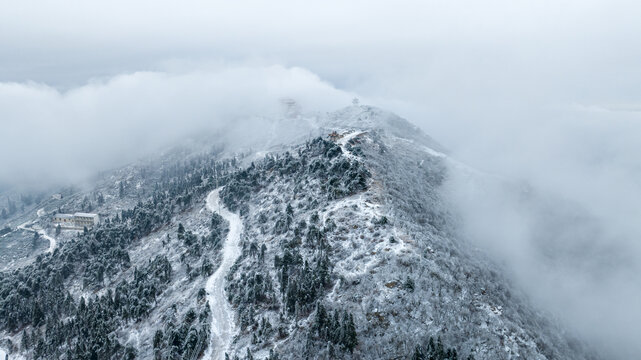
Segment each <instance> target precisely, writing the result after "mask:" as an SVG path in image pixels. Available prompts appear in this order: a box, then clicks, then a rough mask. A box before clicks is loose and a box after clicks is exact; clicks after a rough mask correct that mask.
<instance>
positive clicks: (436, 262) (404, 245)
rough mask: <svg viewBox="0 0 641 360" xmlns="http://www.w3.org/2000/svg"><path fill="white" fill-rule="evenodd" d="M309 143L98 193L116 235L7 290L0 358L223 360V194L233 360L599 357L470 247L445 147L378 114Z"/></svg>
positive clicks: (1, 310) (324, 126) (46, 262)
mask: <svg viewBox="0 0 641 360" xmlns="http://www.w3.org/2000/svg"><path fill="white" fill-rule="evenodd" d="M291 121H292V120H291V119H288V120H287V121H286V122H283V124H287V123H289V122H291ZM278 124H279V123H278V121H276V122H275V128H276V129H277V128H278V126H279V125H278ZM283 124H281V125H282V126H286V125H283ZM297 131H298V133H296V134H293V135H292V136H290V137H288V138H287V139H281V141H280V143H279V142H278V140H277V139H269V141H265V142H264V144H267V143H268V144H270V145H274V144H277V146H276V147H271V148H267V149H261V151H260V152H256V151H252V152H248V151H244V152H242V151H237V150H238V149H232V148H228V149H226V150H224V151H220V149H219V150H217V151H215V152H205V153H197V154H193V153H192V154H180V155H177V156H176V155H175V154H174V155H172V156H169V155H166V156H164V157H161V159H160V160H159V161H157V162H155V163H154V164H155V165H148V166H139V167H136V166H133V167H130V168H128V170H126V171H125V170H120V171H116V172H114V174H112V175H111V177H108V178H107V179H106V180H104V181H103V182H99V183H98V185H96V188H95V189H94V190H92V193H93V194H96V193H100V196H95V197H87V199H88V201H89V202H91V199H92V198H95V199H96V202H95V203H92V204H91V205H92V207H94V209H95V210H96V211H99V212H102V213H106V214H107V216H106V219H107V220H106V221H105V222H104V223H103V224H101V225H100V226H98V227H97V228H95V229H92V230H89V231H87V232H85V233H81V234H78V235H73V236H70V235H65V236H66V238H64V241H61V243H60V245H59V248H58V249H56V250H55V251H54V252H53V253H52V254H45V255H41V256H39V257H38V258H37V259H36V260H35V261H34V262H33V263H32V264H30V265H27V266H24V267H22V268H19V269H15V270H12V271H5V272H1V273H0V331H1V334H2V335H3V336H4V337H5V338H7V339H9V341H10V343H9V342H5V343H4V344H0V346H1V347H3V348H7V349H9V350H10V352H11V353H12V354H16V353H18V354H20V355H22V356H25V357H27V358H65V359H92V358H93V359H103V358H156V359H178V358H182V359H197V358H200V357H201V356H202V354H204V353H205V350H206V349H207V348H208V347H211V346H218V345H219V344H213V343H210V342H209V341H208V339H210V338H212V337H211V336H210V335H211V331H215V329H211V328H210V327H209V324H210V321H209V319H210V317H211V307H213V306H221V304H210V303H208V302H207V293H206V291H205V283H206V280H207V278H208V276H210V275H211V274H212V273H213V272H214V271H215V269H216V268H217V267H218V265H219V263H220V248H221V242H222V241H224V239H225V236H226V233H227V231H228V224H227V223H226V222H225V221H224V220H223V219H222V218H221V217H219V216H217V215H212V213H211V212H209V211H207V209H206V207H205V196H206V194H207V193H208V192H209V191H211V190H213V189H214V188H217V187H219V186H222V187H223V188H222V190H221V192H220V197H221V199H222V202H223V203H224V205H225V206H226V207H227V208H228V209H229V210H230V211H233V212H237V213H238V214H239V215H240V217H241V218H242V221H243V224H244V229H243V232H242V236H241V240H240V246H241V249H242V251H241V254H240V256H239V257H238V259H237V260H236V261H235V263H234V265H233V266H232V267H231V269H230V271H229V272H228V274H227V275H226V279H225V280H226V286H225V290H226V295H227V301H228V302H229V304H230V305H231V306H232V308H233V310H234V313H235V321H236V324H237V329H238V333H237V334H236V336H235V337H234V339H233V341H232V344H231V347H230V348H229V349H228V351H229V352H228V356H229V357H230V358H238V359H254V358H256V359H258V358H262V359H276V358H279V359H336V358H343V359H374V358H376V359H378V358H380V359H472V358H474V359H511V358H517V357H518V358H526V359H559V358H564V359H585V358H589V356H587V351H586V350H585V349H586V348H585V346H584V345H582V344H581V343H580V342H577V341H575V340H574V339H572V338H570V337H568V336H567V335H566V334H565V332H564V331H563V329H561V328H559V326H558V325H557V324H556V323H554V322H553V321H552V320H550V319H549V318H548V317H547V316H546V315H545V314H542V313H540V312H538V311H537V310H536V309H535V308H534V307H532V306H531V305H530V304H529V303H528V301H527V299H526V298H525V297H524V296H523V295H522V294H521V293H520V292H519V291H518V289H517V288H515V287H514V286H513V285H512V284H511V283H510V281H509V280H508V279H507V278H506V277H505V276H504V275H502V269H501V268H500V267H498V266H497V265H495V264H494V263H492V262H491V261H490V260H488V258H487V257H486V256H485V255H484V254H482V253H481V252H480V251H478V250H475V249H474V248H472V247H471V246H469V244H467V243H466V242H465V241H463V240H462V239H461V238H460V237H459V236H458V234H457V231H456V226H457V225H456V224H457V217H456V214H455V213H454V212H453V210H452V209H450V207H449V206H448V205H447V203H446V201H444V200H443V196H442V194H441V190H442V186H443V184H444V182H445V181H447V178H448V176H450V173H451V172H452V171H471V170H470V169H467V168H466V167H464V166H461V165H460V164H458V163H456V162H455V161H453V160H451V159H450V158H449V157H448V156H447V154H446V153H445V151H444V149H443V148H442V147H441V146H440V145H438V144H437V143H436V142H434V141H433V140H432V139H431V138H429V137H428V136H426V135H425V134H423V133H422V132H421V131H420V130H419V129H417V128H416V127H414V126H413V125H411V124H410V123H408V122H407V121H405V120H403V119H401V118H399V117H397V116H395V115H393V114H390V113H387V112H384V111H382V110H379V109H376V108H371V107H367V106H351V107H348V108H345V109H342V110H339V111H337V112H334V113H330V114H316V115H310V116H309V117H308V118H306V119H305V122H304V124H303V125H300V129H298V130H297ZM290 132H291V129H290ZM275 133H278V132H277V131H276V132H275ZM310 134H311V135H312V136H310ZM291 139H297V140H296V141H295V142H292V141H291ZM301 139H306V140H301ZM132 174H134V175H132ZM471 176H475V175H474V174H472V175H471ZM136 182H137V183H138V184H143V185H141V186H136V185H135V184H136ZM99 198H101V199H102V200H101V201H99V202H98V201H97V199H99ZM72 199H74V200H69V202H67V203H66V206H67V207H68V208H73V207H74V206H75V207H82V206H88V205H89V204H86V203H85V202H84V200H82V197H75V198H72ZM83 203H85V204H84V205H83ZM125 205H128V206H125ZM43 221H44V220H43Z"/></svg>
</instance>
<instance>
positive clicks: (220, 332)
mask: <svg viewBox="0 0 641 360" xmlns="http://www.w3.org/2000/svg"><path fill="white" fill-rule="evenodd" d="M220 189H221V188H218V189H216V190H214V191H212V192H210V193H209V195H207V208H208V209H209V210H211V211H212V212H214V213H217V214H219V215H220V216H222V217H223V218H224V219H225V220H227V221H228V222H229V233H228V234H227V239H226V240H225V244H224V245H223V249H222V256H223V260H222V262H221V264H220V266H219V267H218V269H217V270H216V272H214V274H213V275H212V276H210V277H209V279H208V280H207V285H206V286H205V290H207V300H208V301H209V306H210V307H211V315H212V319H211V338H210V341H209V347H208V348H207V351H206V352H205V356H204V357H203V358H204V359H215V360H224V359H225V352H226V350H227V349H228V348H229V345H230V344H231V341H232V339H233V337H234V333H235V328H236V324H235V323H234V310H233V309H232V308H231V305H230V304H229V302H228V301H227V296H225V275H227V272H229V269H230V268H231V266H232V265H233V264H234V262H235V261H236V259H237V258H238V256H239V255H240V246H239V243H240V234H241V233H242V230H243V223H242V221H241V220H240V216H238V215H237V214H234V213H232V212H230V211H229V210H227V208H225V206H224V205H223V204H222V203H221V201H220V197H219V195H218V194H219V192H220Z"/></svg>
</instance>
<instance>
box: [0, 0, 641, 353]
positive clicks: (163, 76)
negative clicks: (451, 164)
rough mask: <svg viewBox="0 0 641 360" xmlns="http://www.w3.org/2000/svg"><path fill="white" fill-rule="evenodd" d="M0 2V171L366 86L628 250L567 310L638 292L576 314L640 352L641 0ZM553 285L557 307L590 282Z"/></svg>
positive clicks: (125, 150)
mask: <svg viewBox="0 0 641 360" xmlns="http://www.w3.org/2000/svg"><path fill="white" fill-rule="evenodd" d="M0 5H2V6H1V9H2V10H1V11H0V123H1V125H2V127H1V129H2V130H0V134H2V136H1V137H2V139H1V141H0V154H2V155H1V156H0V183H1V182H5V183H7V182H8V183H11V182H14V183H15V182H20V183H40V182H47V181H48V180H55V181H58V182H60V181H67V180H72V179H77V178H80V177H82V176H86V175H87V174H89V173H90V172H92V171H95V170H96V169H99V168H101V167H106V166H115V165H118V163H119V162H123V161H129V160H132V159H134V158H135V157H136V156H140V155H142V154H143V153H145V152H147V151H150V150H152V149H154V148H155V147H157V146H158V145H159V144H164V143H169V142H172V141H176V140H178V139H179V138H180V137H183V136H187V135H189V134H191V133H193V132H194V131H195V130H197V129H208V130H216V129H220V128H222V127H223V126H224V125H225V123H226V122H228V121H229V119H233V118H236V117H239V116H247V115H252V114H270V113H271V112H273V111H274V106H275V104H276V101H277V99H278V98H279V97H282V96H289V97H293V98H296V99H298V100H299V101H300V102H301V104H302V105H303V107H304V109H305V110H327V111H329V110H334V109H337V108H339V107H342V106H345V105H348V104H349V100H350V99H351V98H352V97H353V96H358V97H360V98H361V99H362V100H363V102H364V103H368V104H372V105H376V106H380V107H383V108H386V109H389V110H392V111H395V112H397V113H399V114H400V115H401V116H404V117H406V118H408V119H409V120H410V121H412V122H414V123H416V124H417V125H419V126H421V127H422V128H423V129H424V130H425V131H426V132H427V133H428V134H430V135H431V136H432V137H434V138H435V139H436V140H438V141H439V142H441V143H442V144H443V145H444V146H445V147H447V148H449V149H450V151H451V153H452V155H453V156H454V157H457V158H459V159H460V160H462V161H464V162H466V163H468V164H470V165H472V166H474V167H477V168H480V169H483V170H486V171H488V172H491V173H496V174H500V175H502V176H506V177H508V178H512V179H525V180H527V181H528V182H529V183H530V184H533V185H534V186H536V187H537V188H538V189H542V190H544V191H548V192H550V193H553V194H557V195H559V196H562V197H564V198H566V199H569V200H571V201H574V202H576V203H578V204H580V206H583V207H584V208H585V209H587V211H588V212H589V213H590V214H591V215H592V216H594V217H595V218H596V219H598V221H599V223H600V224H601V225H602V226H603V227H604V228H606V229H607V230H608V233H610V234H613V235H612V236H609V237H608V240H604V241H615V243H614V244H613V246H618V247H619V249H622V250H623V251H628V252H629V254H631V258H632V260H631V264H632V265H631V267H630V268H629V269H628V270H627V271H628V272H627V273H626V272H625V271H624V273H625V276H619V277H617V278H616V279H614V280H612V281H611V282H610V283H615V282H621V283H623V284H624V285H622V286H619V287H616V288H615V289H614V290H613V289H607V290H605V289H604V288H603V287H595V286H593V287H592V288H590V291H591V292H592V293H596V292H597V290H598V291H608V292H609V293H612V294H613V295H612V298H607V297H605V298H604V297H598V296H593V297H592V298H590V299H592V300H593V302H592V303H590V304H588V305H586V306H585V307H581V306H577V307H576V309H579V310H577V311H578V313H576V314H572V316H571V318H573V319H575V320H576V319H579V318H582V317H585V316H583V315H585V314H587V313H588V312H592V313H594V312H595V311H602V310H603V306H601V305H599V304H601V303H604V304H606V305H607V304H611V302H609V301H611V300H613V299H614V298H617V299H618V298H621V297H623V298H624V300H623V303H618V305H617V307H618V308H620V309H623V311H622V313H621V314H620V315H619V316H612V318H613V319H610V320H602V319H600V318H597V319H593V320H592V321H584V322H581V321H575V324H576V325H577V326H578V327H582V328H583V329H585V328H587V327H598V326H597V325H598V324H601V323H602V321H605V322H606V325H607V326H603V328H607V329H608V330H607V331H608V333H612V332H614V333H615V334H617V335H616V337H617V338H620V339H622V340H620V342H615V341H614V340H612V341H610V345H611V346H613V347H619V348H623V350H622V351H623V352H622V353H626V352H627V353H632V352H634V351H641V349H640V348H639V345H638V344H636V342H637V341H636V340H635V339H638V337H639V335H641V331H640V327H639V324H641V314H640V313H641V309H640V307H641V306H640V305H639V301H638V300H639V299H641V291H640V290H639V288H640V286H641V285H640V284H639V283H638V281H637V282H634V281H632V282H630V281H629V280H625V279H627V278H628V277H630V276H631V274H633V273H632V272H631V271H632V269H634V271H636V270H638V269H639V263H640V259H641V253H640V248H641V246H638V240H637V239H641V229H639V227H638V226H637V225H636V223H637V222H638V219H639V218H640V216H641V205H640V204H639V199H641V188H640V184H641V173H640V172H641V141H640V140H639V139H641V86H639V84H641V23H640V22H639V19H640V18H641V3H639V2H635V1H619V0H614V1H613V0H607V1H606V0H602V1H592V0H572V1H544V0H539V1H509V0H496V1H495V0H489V1H487V0H486V1H458V0H449V1H428V0H423V1H403V0H401V1H394V2H389V1H375V0H369V1H351V2H348V1H333V0H325V1H246V0H240V1H233V2H220V1H181V2H178V1H176V2H168V1H138V2H135V3H134V2H132V1H120V0H116V1H108V2H101V3H95V2H87V1H29V0H24V1H19V2H9V1H4V0H0ZM53 156H61V157H64V158H65V159H66V162H65V163H64V165H62V166H61V165H60V163H57V162H52V161H53ZM62 169H64V171H62ZM498 198H500V197H498V196H497V197H495V198H494V199H495V200H496V199H498ZM461 201H462V203H463V204H465V202H466V201H468V202H469V199H463V200H461ZM500 203H501V205H500V206H499V207H501V206H504V205H505V202H500ZM466 209H468V210H470V209H473V208H471V207H469V206H467V207H466ZM502 213H505V209H504V208H501V209H500V211H497V212H496V214H495V215H494V216H499V215H498V214H502ZM523 216H524V217H526V218H527V215H523ZM477 220H478V219H477ZM515 221H516V220H515ZM526 222H527V221H526ZM486 230H487V229H486ZM488 231H489V233H488V234H485V235H487V236H486V237H494V238H503V237H504V235H505V234H494V233H492V231H490V230H488ZM495 235H496V236H495ZM515 237H518V236H516V235H515ZM612 239H618V240H612ZM522 240H523V241H534V240H532V234H528V235H527V236H523V239H522ZM505 241H508V240H505ZM526 248H527V247H519V249H520V250H519V251H523V249H526ZM514 255H515V254H514V253H510V252H507V253H506V254H504V256H506V257H514ZM521 255H522V254H521ZM538 265H539V264H538V263H536V262H535V263H534V265H532V266H534V267H536V266H538ZM530 270H531V269H530ZM524 273H528V271H524ZM528 274H529V273H528ZM557 275H558V274H557ZM561 275H562V276H566V275H567V274H566V273H563V274H561ZM561 275H559V277H561ZM524 276H525V277H526V278H527V276H530V275H524ZM538 280H541V279H538ZM583 280H584V279H582V280H581V281H583ZM585 281H587V280H585ZM587 282H588V285H586V286H588V287H590V286H592V285H593V283H590V282H589V281H587ZM539 290H540V289H539ZM539 290H537V289H534V290H533V291H534V292H535V295H536V294H538V297H540V298H543V300H542V301H543V302H547V303H551V304H562V305H559V306H558V307H557V309H561V310H562V311H566V310H568V309H570V310H571V309H572V306H568V304H567V302H568V300H567V298H570V299H573V298H572V296H577V297H578V292H576V291H575V292H572V291H568V293H567V294H562V295H563V296H565V297H564V298H563V299H561V300H559V299H554V298H550V297H549V296H547V297H546V296H543V295H541V291H543V292H545V294H547V293H548V292H549V291H548V290H545V289H544V290H540V291H539ZM617 290H618V291H617ZM624 290H625V291H624ZM536 291H539V292H538V293H536ZM581 291H583V294H585V293H586V290H585V289H582V290H581ZM626 312H630V313H633V314H634V316H635V317H633V319H635V320H639V321H638V323H637V325H636V326H635V325H634V324H628V323H627V322H626V321H628V322H629V319H627V320H626V319H625V313H626ZM590 319H592V318H590ZM624 330H625V332H626V334H627V335H626V336H623V332H624ZM617 331H618V332H619V333H617ZM604 332H605V330H604V331H603V332H601V333H600V332H599V331H596V335H594V331H590V333H591V334H592V335H594V336H595V337H607V336H606V335H604V334H605V333H604ZM619 335H621V336H619ZM615 343H616V344H615Z"/></svg>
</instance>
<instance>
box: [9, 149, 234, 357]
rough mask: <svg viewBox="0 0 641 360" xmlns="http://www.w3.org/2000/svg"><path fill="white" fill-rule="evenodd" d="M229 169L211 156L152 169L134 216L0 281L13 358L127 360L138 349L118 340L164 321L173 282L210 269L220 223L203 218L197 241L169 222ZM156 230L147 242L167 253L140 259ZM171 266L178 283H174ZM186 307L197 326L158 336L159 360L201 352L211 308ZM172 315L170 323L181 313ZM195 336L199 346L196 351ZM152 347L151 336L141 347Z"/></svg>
mask: <svg viewBox="0 0 641 360" xmlns="http://www.w3.org/2000/svg"><path fill="white" fill-rule="evenodd" d="M232 169H233V165H232V163H231V162H230V161H227V162H215V161H213V159H212V157H211V155H207V156H205V155H203V156H197V157H194V158H192V159H191V160H190V161H185V162H180V163H173V164H172V166H169V167H165V168H163V169H162V171H159V172H160V175H159V177H158V181H157V182H156V183H155V184H154V190H153V192H151V193H150V194H149V196H148V197H147V198H146V199H145V200H139V201H138V203H137V204H136V205H135V206H134V207H133V208H131V209H125V210H122V211H120V212H118V213H115V214H113V216H112V217H108V218H106V220H105V221H104V223H103V224H102V225H100V226H99V227H97V228H95V229H93V230H90V231H85V232H84V233H80V234H79V235H77V236H75V237H72V238H71V239H69V240H68V241H65V242H64V243H63V244H62V246H61V247H60V248H58V249H56V250H55V251H54V252H53V254H51V255H44V256H42V255H41V256H39V257H38V258H37V260H36V261H35V263H33V264H32V265H29V266H25V267H23V268H21V269H19V270H15V271H12V272H3V273H0V329H1V330H3V331H5V332H7V333H8V334H15V336H13V338H14V339H15V340H18V341H16V342H15V343H14V344H13V348H14V349H13V350H14V351H15V350H19V351H20V352H22V353H23V354H26V355H28V356H30V357H34V358H58V357H62V356H63V354H64V357H65V358H77V359H92V358H95V359H102V358H112V357H117V358H133V357H135V356H136V354H137V353H139V351H140V349H138V348H135V347H134V346H131V345H130V346H126V345H125V344H123V340H125V339H123V338H122V334H121V333H122V332H123V331H125V332H126V331H127V328H128V327H130V326H133V324H141V323H143V322H145V321H148V320H147V319H148V318H150V316H151V314H152V313H153V312H154V311H156V310H157V309H159V308H162V309H163V310H164V311H165V314H164V316H165V317H170V316H171V314H169V311H166V310H167V309H165V307H168V308H170V309H171V306H172V305H168V306H165V303H166V302H167V300H172V301H175V298H172V297H171V295H172V290H173V288H175V287H176V283H177V282H180V281H182V280H181V279H182V277H184V278H185V281H187V282H189V281H192V282H193V281H195V278H199V277H200V278H202V279H203V280H202V281H204V279H205V277H206V276H208V274H210V273H211V272H212V271H213V269H214V267H215V259H216V257H215V253H216V251H217V249H219V248H220V244H221V242H222V239H223V237H224V236H225V232H226V226H227V224H226V223H225V222H224V221H222V219H221V218H220V217H219V216H213V217H212V216H211V215H208V216H209V221H208V224H206V225H205V228H206V229H205V234H203V235H200V236H199V235H197V234H195V233H194V232H192V231H191V230H185V227H184V226H183V225H182V224H180V225H178V229H177V230H176V228H175V227H173V226H172V221H173V220H174V219H175V218H177V217H178V218H180V217H181V216H183V215H182V214H185V213H187V214H188V213H190V212H193V211H192V210H191V209H192V208H193V206H194V205H195V204H200V203H201V202H202V200H203V197H204V194H205V193H206V192H207V191H209V190H211V189H212V188H213V186H215V184H216V183H219V184H224V183H225V181H226V179H227V176H228V173H229V171H230V170H232ZM121 184H122V182H121ZM123 196H124V195H123ZM191 216H193V215H191ZM200 231H201V232H202V229H200ZM163 232H164V233H166V236H164V237H162V238H161V239H160V240H154V241H156V242H159V241H162V243H163V245H167V247H166V249H167V251H166V252H165V254H158V255H155V256H153V257H149V258H147V259H145V258H144V257H142V258H141V257H140V254H139V253H138V252H139V251H140V250H141V246H142V247H145V246H149V245H150V243H149V242H150V241H152V239H153V238H154V234H156V235H158V234H160V233H163ZM170 234H175V236H174V237H173V238H172V236H171V235H170ZM163 247H164V246H163ZM168 256H171V257H172V258H168ZM132 259H134V260H132ZM172 263H173V264H172ZM190 264H198V266H192V265H190ZM176 266H179V267H180V268H181V269H180V273H181V274H183V273H184V276H181V277H180V278H176V275H175V274H176V270H177V269H176ZM183 267H184V269H183ZM202 281H201V282H202ZM76 287H79V289H77V288H76ZM192 288H194V289H196V286H193V287H192ZM198 288H202V287H198ZM194 292H195V290H194ZM72 293H74V294H73V295H72ZM74 295H75V296H74ZM181 295H184V294H181ZM180 303H182V301H181V302H180ZM175 305H176V304H173V306H174V307H175ZM192 306H193V309H192V310H191V312H197V313H198V316H199V317H200V318H201V320H200V321H197V322H195V321H193V320H194V319H191V317H192V316H191V315H189V316H188V315H185V316H186V317H185V319H184V324H182V325H181V326H180V327H177V328H175V329H174V328H171V327H167V328H164V329H162V330H160V331H162V332H163V333H164V334H166V337H164V336H163V338H162V339H156V343H155V345H156V346H155V348H156V351H155V352H156V354H157V357H159V358H168V359H169V358H175V356H174V355H175V354H176V353H180V354H192V355H193V354H194V353H200V352H202V351H203V350H204V349H205V348H206V347H207V346H208V342H207V341H206V340H207V339H208V334H209V331H210V330H209V328H208V323H207V321H206V318H207V316H208V315H207V314H208V312H209V304H206V303H203V302H202V301H198V299H195V301H194V303H193V304H192ZM174 310H175V311H174V314H173V315H174V316H178V315H179V314H182V313H183V312H187V313H189V311H186V310H183V309H182V308H180V309H174ZM203 318H205V319H204V320H203ZM163 323H164V322H163ZM177 323H178V322H176V321H172V324H177ZM194 332H196V333H197V334H198V338H199V339H202V340H201V341H200V342H197V343H194ZM153 340H154V339H152V338H151V336H150V337H149V339H144V340H143V342H147V343H149V344H151V343H152V342H153Z"/></svg>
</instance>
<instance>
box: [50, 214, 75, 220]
mask: <svg viewBox="0 0 641 360" xmlns="http://www.w3.org/2000/svg"><path fill="white" fill-rule="evenodd" d="M53 217H54V218H61V219H73V215H71V214H56V215H54V216H53Z"/></svg>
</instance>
